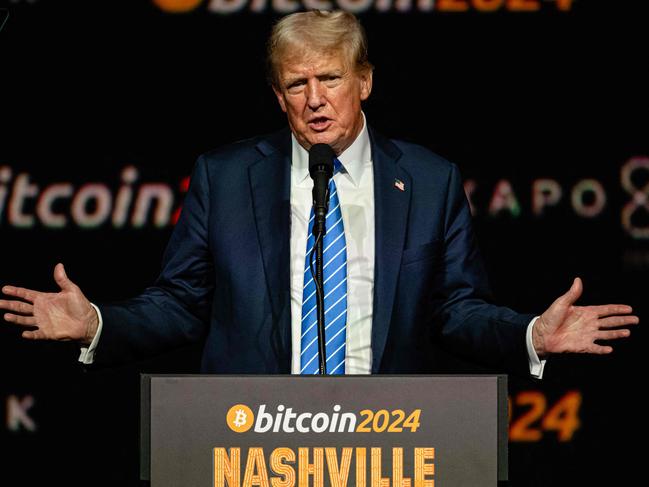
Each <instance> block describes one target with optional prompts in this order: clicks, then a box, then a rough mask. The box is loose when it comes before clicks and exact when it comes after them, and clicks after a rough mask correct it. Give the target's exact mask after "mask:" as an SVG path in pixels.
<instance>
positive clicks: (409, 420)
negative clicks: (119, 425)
mask: <svg viewBox="0 0 649 487" xmlns="http://www.w3.org/2000/svg"><path fill="white" fill-rule="evenodd" d="M141 408H142V414H141V459H140V476H141V479H143V480H150V481H151V486H152V487H167V486H169V487H171V486H173V487H185V486H187V487H189V486H191V487H196V486H210V487H212V486H213V487H241V486H252V485H259V486H263V487H270V486H273V487H290V486H296V487H306V486H315V487H320V486H323V487H324V486H331V487H345V486H350V487H352V486H355V487H432V486H435V487H446V486H471V487H481V486H490V487H492V486H496V485H497V482H498V480H506V479H507V378H506V376H502V375H476V376H457V375H434V376H424V375H413V376H381V375H376V376H325V377H320V376H314V377H307V376H211V375H184V376H169V375H143V376H142V402H141Z"/></svg>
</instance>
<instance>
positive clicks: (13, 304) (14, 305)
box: [0, 299, 34, 315]
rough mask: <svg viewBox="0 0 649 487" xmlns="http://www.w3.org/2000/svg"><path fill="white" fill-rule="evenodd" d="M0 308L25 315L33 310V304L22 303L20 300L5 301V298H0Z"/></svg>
mask: <svg viewBox="0 0 649 487" xmlns="http://www.w3.org/2000/svg"><path fill="white" fill-rule="evenodd" d="M0 309H6V310H7V311H14V312H16V313H22V314H25V315H30V314H32V313H33V312H34V306H32V305H31V304H28V303H23V302H22V301H7V300H6V299H0Z"/></svg>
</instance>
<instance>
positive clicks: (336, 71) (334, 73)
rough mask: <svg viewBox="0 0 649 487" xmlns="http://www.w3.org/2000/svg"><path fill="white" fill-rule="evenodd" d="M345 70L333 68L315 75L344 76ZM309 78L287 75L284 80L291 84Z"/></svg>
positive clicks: (321, 76)
mask: <svg viewBox="0 0 649 487" xmlns="http://www.w3.org/2000/svg"><path fill="white" fill-rule="evenodd" d="M344 74H345V70H344V69H331V70H324V71H321V72H319V73H317V74H316V75H315V77H316V78H326V77H327V76H344ZM307 78H308V76H300V75H296V76H287V77H286V78H284V79H283V80H282V81H283V82H284V84H285V85H291V84H293V83H297V82H298V81H305V80H306V79H307Z"/></svg>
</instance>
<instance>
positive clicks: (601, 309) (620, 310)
mask: <svg viewBox="0 0 649 487" xmlns="http://www.w3.org/2000/svg"><path fill="white" fill-rule="evenodd" d="M591 308H592V309H593V310H594V311H595V312H596V313H597V316H599V317H600V318H603V317H605V316H613V315H628V314H629V313H632V312H633V308H632V307H631V306H627V305H626V304H602V305H600V306H591Z"/></svg>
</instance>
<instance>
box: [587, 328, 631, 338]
mask: <svg viewBox="0 0 649 487" xmlns="http://www.w3.org/2000/svg"><path fill="white" fill-rule="evenodd" d="M630 334H631V332H630V331H629V330H604V331H598V332H597V333H596V334H595V340H616V339H618V338H626V337H628V336H629V335H630Z"/></svg>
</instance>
